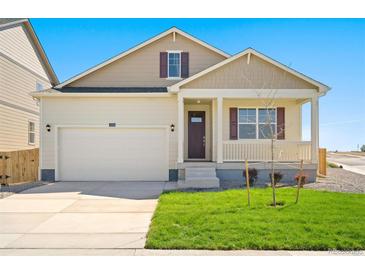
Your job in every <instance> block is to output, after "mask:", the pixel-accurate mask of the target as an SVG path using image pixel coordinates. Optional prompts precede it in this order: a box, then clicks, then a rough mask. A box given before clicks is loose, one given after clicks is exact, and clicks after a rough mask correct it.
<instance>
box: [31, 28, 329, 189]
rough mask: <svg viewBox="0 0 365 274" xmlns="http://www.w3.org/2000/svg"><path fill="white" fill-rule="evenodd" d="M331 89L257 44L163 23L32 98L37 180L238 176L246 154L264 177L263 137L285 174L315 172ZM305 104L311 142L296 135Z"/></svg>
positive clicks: (197, 183)
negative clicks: (232, 49) (234, 50)
mask: <svg viewBox="0 0 365 274" xmlns="http://www.w3.org/2000/svg"><path fill="white" fill-rule="evenodd" d="M328 90H329V88H328V87H327V86H326V85H323V84H322V83H320V82H318V81H315V80H313V79H311V78H309V77H307V76H305V75H303V74H301V73H299V72H297V71H295V70H293V69H291V68H289V67H287V66H285V65H283V64H281V63H279V62H277V61H275V60H273V59H271V58H269V57H267V56H265V55H263V54H261V53H259V52H257V51H255V50H254V49H251V48H248V49H246V50H244V51H243V52H241V53H238V54H236V55H233V56H230V55H229V54H227V53H224V52H223V51H221V50H219V49H217V48H215V47H213V46H211V45H209V44H207V43H205V42H203V41H201V40H199V39H197V38H195V37H193V36H191V35H189V34H187V33H185V32H183V31H181V30H179V29H177V28H171V29H169V30H167V31H165V32H163V33H161V34H159V35H157V36H155V37H153V38H151V39H149V40H148V41H145V42H143V43H141V44H140V45H138V46H136V47H135V48H132V49H130V50H128V51H126V52H123V53H121V54H119V55H117V56H115V57H113V58H111V59H109V60H108V61H106V62H104V63H102V64H99V65H97V66H95V67H93V68H91V69H89V70H87V71H85V72H83V73H81V74H79V75H77V76H75V77H73V78H71V79H69V80H67V81H65V82H63V83H61V84H59V85H56V86H55V87H54V88H52V89H49V90H46V91H43V92H36V93H33V96H34V97H35V98H38V99H39V100H40V106H41V122H40V125H41V126H40V134H41V136H42V138H41V139H42V142H41V157H40V158H41V163H40V166H41V174H42V178H43V180H51V181H54V180H55V181H58V180H66V181H75V180H81V181H82V180H115V181H123V180H129V181H130V180H135V181H138V180H148V181H153V180H162V181H176V180H178V182H179V183H178V184H179V186H181V187H183V188H187V187H194V188H195V187H198V188H200V187H217V186H219V183H222V182H228V183H232V184H235V183H237V182H238V183H241V181H242V180H243V177H242V170H243V162H244V161H245V160H249V161H250V162H251V163H252V164H254V165H255V167H256V168H257V169H259V170H260V172H259V174H260V176H259V177H260V179H261V181H267V178H266V177H267V176H268V172H269V171H268V165H267V164H268V162H269V161H270V159H271V157H272V155H271V154H270V151H271V150H270V142H271V139H273V140H274V143H275V150H274V155H273V157H274V159H275V161H276V163H277V164H278V167H277V168H278V170H281V172H283V173H284V180H286V181H288V182H291V181H293V180H294V176H295V172H296V170H295V168H293V166H295V165H298V163H299V162H300V161H302V160H303V161H304V162H305V170H306V172H307V173H308V178H309V179H310V180H314V179H315V175H316V169H317V151H318V98H319V97H320V96H323V95H325V94H326V92H327V91H328ZM306 102H311V121H312V135H311V136H312V140H311V141H310V142H305V141H303V140H302V139H301V138H302V137H301V135H302V134H301V130H302V129H301V107H302V105H303V104H304V103H306Z"/></svg>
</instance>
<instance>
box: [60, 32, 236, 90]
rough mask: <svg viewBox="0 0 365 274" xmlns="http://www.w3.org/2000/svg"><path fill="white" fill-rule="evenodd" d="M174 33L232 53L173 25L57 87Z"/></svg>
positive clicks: (217, 51) (226, 56) (220, 52)
mask: <svg viewBox="0 0 365 274" xmlns="http://www.w3.org/2000/svg"><path fill="white" fill-rule="evenodd" d="M172 33H177V34H179V35H181V36H183V37H185V38H187V39H190V40H192V41H194V42H196V43H198V44H200V45H202V46H204V47H206V48H208V49H210V50H212V51H214V52H216V53H218V54H219V55H222V56H224V57H225V58H229V57H230V55H229V54H228V53H225V52H224V51H222V50H220V49H218V48H215V47H213V46H211V45H209V44H208V43H206V42H204V41H202V40H200V39H198V38H196V37H194V36H192V35H190V34H188V33H186V32H184V31H182V30H180V29H178V28H176V27H172V28H170V29H168V30H166V31H164V32H162V33H160V34H158V35H156V36H154V37H152V38H150V39H148V40H147V41H144V42H142V43H141V44H138V45H137V46H135V47H133V48H130V49H129V50H126V51H124V52H122V53H120V54H118V55H116V56H114V57H112V58H110V59H108V60H106V61H104V62H102V63H100V64H98V65H96V66H94V67H92V68H90V69H88V70H86V71H84V72H82V73H80V74H77V75H76V76H74V77H72V78H70V79H68V80H66V81H64V82H62V83H60V84H59V85H57V86H56V88H62V87H64V86H66V85H68V84H70V83H72V82H74V81H76V80H78V79H80V78H82V77H84V76H86V75H88V74H90V73H92V72H94V71H96V70H98V69H100V68H102V67H105V66H107V65H109V64H111V63H113V62H114V61H117V60H119V59H121V58H123V57H125V56H127V55H129V54H131V53H132V52H135V51H137V50H139V49H141V48H143V47H145V46H147V45H149V44H151V43H153V42H155V41H157V40H159V39H161V38H163V37H165V36H167V35H169V34H172Z"/></svg>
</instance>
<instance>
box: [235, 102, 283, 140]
mask: <svg viewBox="0 0 365 274" xmlns="http://www.w3.org/2000/svg"><path fill="white" fill-rule="evenodd" d="M276 133H277V132H276V109H275V108H269V109H266V108H240V109H239V112H238V136H239V139H271V138H272V137H274V138H275V137H276Z"/></svg>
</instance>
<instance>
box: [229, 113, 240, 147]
mask: <svg viewBox="0 0 365 274" xmlns="http://www.w3.org/2000/svg"><path fill="white" fill-rule="evenodd" d="M237 138H238V136H237V108H230V109H229V139H231V140H237Z"/></svg>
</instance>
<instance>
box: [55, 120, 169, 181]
mask: <svg viewBox="0 0 365 274" xmlns="http://www.w3.org/2000/svg"><path fill="white" fill-rule="evenodd" d="M168 139H169V138H168V129H167V128H166V127H149V126H145V127H143V126H136V127H111V128H110V127H87V126H85V127H59V128H58V130H57V142H56V150H57V156H56V159H57V163H56V180H60V181H168V179H169V169H168Z"/></svg>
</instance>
